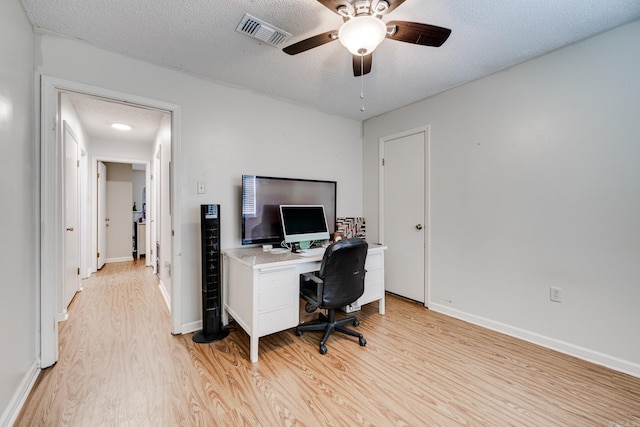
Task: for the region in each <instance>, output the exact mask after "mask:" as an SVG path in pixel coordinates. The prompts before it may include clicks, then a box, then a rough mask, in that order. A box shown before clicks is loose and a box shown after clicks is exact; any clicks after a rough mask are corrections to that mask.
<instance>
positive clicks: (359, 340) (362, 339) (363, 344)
mask: <svg viewBox="0 0 640 427" xmlns="http://www.w3.org/2000/svg"><path fill="white" fill-rule="evenodd" d="M358 342H359V344H360V347H364V346H365V345H367V340H365V339H364V337H362V338H358Z"/></svg>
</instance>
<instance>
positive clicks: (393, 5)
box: [385, 0, 405, 14]
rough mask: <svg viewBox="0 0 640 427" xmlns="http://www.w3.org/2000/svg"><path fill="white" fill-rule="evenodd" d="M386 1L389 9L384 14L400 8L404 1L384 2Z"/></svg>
mask: <svg viewBox="0 0 640 427" xmlns="http://www.w3.org/2000/svg"><path fill="white" fill-rule="evenodd" d="M386 1H387V3H389V9H387V10H386V12H385V14H387V13H389V12H391V11H392V10H394V9H395V8H397V7H398V6H400V5H401V4H402V3H404V1H405V0H386Z"/></svg>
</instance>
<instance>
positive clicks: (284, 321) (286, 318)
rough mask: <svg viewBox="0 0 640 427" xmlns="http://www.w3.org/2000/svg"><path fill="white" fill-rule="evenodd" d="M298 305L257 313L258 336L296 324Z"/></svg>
mask: <svg viewBox="0 0 640 427" xmlns="http://www.w3.org/2000/svg"><path fill="white" fill-rule="evenodd" d="M299 310H300V307H299V306H298V305H296V306H295V307H286V308H283V309H280V310H274V311H269V312H266V313H260V314H259V315H258V325H259V326H258V329H259V330H258V336H259V337H263V336H265V335H269V334H273V333H275V332H280V331H284V330H285V329H289V328H293V327H295V326H297V325H298V316H299Z"/></svg>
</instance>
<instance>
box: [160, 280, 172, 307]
mask: <svg viewBox="0 0 640 427" xmlns="http://www.w3.org/2000/svg"><path fill="white" fill-rule="evenodd" d="M158 289H160V294H161V295H162V298H163V299H164V303H165V304H166V305H167V308H168V309H169V313H171V296H170V295H169V292H167V288H166V287H165V286H164V283H163V282H162V280H160V283H158Z"/></svg>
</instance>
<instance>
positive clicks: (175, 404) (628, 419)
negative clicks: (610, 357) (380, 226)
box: [16, 262, 640, 427]
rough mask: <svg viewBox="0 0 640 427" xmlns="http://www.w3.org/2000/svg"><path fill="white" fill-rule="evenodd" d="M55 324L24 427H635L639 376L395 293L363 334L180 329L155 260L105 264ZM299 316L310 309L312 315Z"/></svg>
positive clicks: (370, 312)
mask: <svg viewBox="0 0 640 427" xmlns="http://www.w3.org/2000/svg"><path fill="white" fill-rule="evenodd" d="M83 287H84V290H83V291H82V292H81V293H79V294H78V295H77V296H76V297H75V299H74V300H73V302H72V304H71V307H70V317H69V320H67V321H66V322H64V323H61V324H60V333H59V335H60V358H59V361H58V363H57V364H56V365H55V366H53V367H52V368H49V369H46V370H44V371H43V372H42V374H41V376H40V378H39V380H38V382H37V384H36V385H35V387H34V389H33V391H32V393H31V395H30V396H29V398H28V400H27V402H26V403H25V406H24V408H23V410H22V412H21V414H20V416H19V417H18V420H17V422H16V426H218V425H219V426H353V425H376V426H433V425H445V426H450V425H471V426H485V425H486V426H501V425H516V426H560V425H561V426H591V425H593V426H618V425H619V426H625V427H638V426H640V379H638V378H634V377H631V376H628V375H624V374H621V373H617V372H615V371H611V370H609V369H605V368H602V367H599V366H596V365H593V364H590V363H587V362H584V361H581V360H578V359H575V358H572V357H569V356H566V355H563V354H560V353H557V352H554V351H551V350H547V349H544V348H541V347H538V346H536V345H533V344H529V343H526V342H523V341H520V340H517V339H514V338H511V337H507V336H504V335H501V334H498V333H495V332H492V331H489V330H486V329H483V328H480V327H477V326H473V325H470V324H468V323H465V322H462V321H458V320H455V319H452V318H450V317H447V316H444V315H440V314H438V313H434V312H431V311H429V310H427V309H425V308H424V307H422V306H420V305H417V304H415V303H411V302H407V301H405V300H402V299H400V298H397V297H394V296H388V297H387V307H386V309H387V314H386V315H385V316H380V315H379V314H377V303H373V304H370V305H368V306H365V307H364V308H363V310H362V311H360V312H358V313H357V314H358V317H359V318H360V320H361V324H360V327H359V328H358V329H359V330H360V331H361V332H362V333H363V334H364V336H365V337H366V339H367V346H366V347H360V346H359V345H358V343H357V339H355V338H347V337H343V336H340V335H335V336H332V337H331V338H330V339H329V342H328V344H327V346H328V353H327V354H326V355H324V356H323V355H320V354H319V353H318V349H317V342H318V339H319V337H318V335H317V334H316V333H305V334H304V335H303V336H302V337H296V336H295V333H294V331H293V330H290V331H285V332H281V333H277V334H273V335H270V336H268V337H265V338H263V339H261V340H260V359H259V362H258V363H256V364H252V363H250V362H249V360H248V342H249V340H248V337H247V335H246V334H245V333H244V332H243V331H242V330H241V329H234V330H232V332H231V334H230V335H229V337H227V338H226V339H224V340H222V341H220V342H218V343H214V344H206V345H202V344H195V343H193V342H192V340H191V334H186V335H182V336H172V335H171V334H170V333H169V332H168V331H169V314H168V311H167V308H166V306H165V304H164V301H163V300H162V297H161V295H160V292H159V290H158V288H157V281H156V278H155V276H154V275H153V274H152V272H151V270H150V269H149V268H145V267H144V265H143V264H142V263H141V262H128V263H117V264H107V265H106V266H105V267H104V268H103V270H102V271H100V272H99V273H97V274H95V275H94V276H92V277H91V278H90V279H87V280H85V281H84V283H83ZM303 312H304V311H303Z"/></svg>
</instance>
